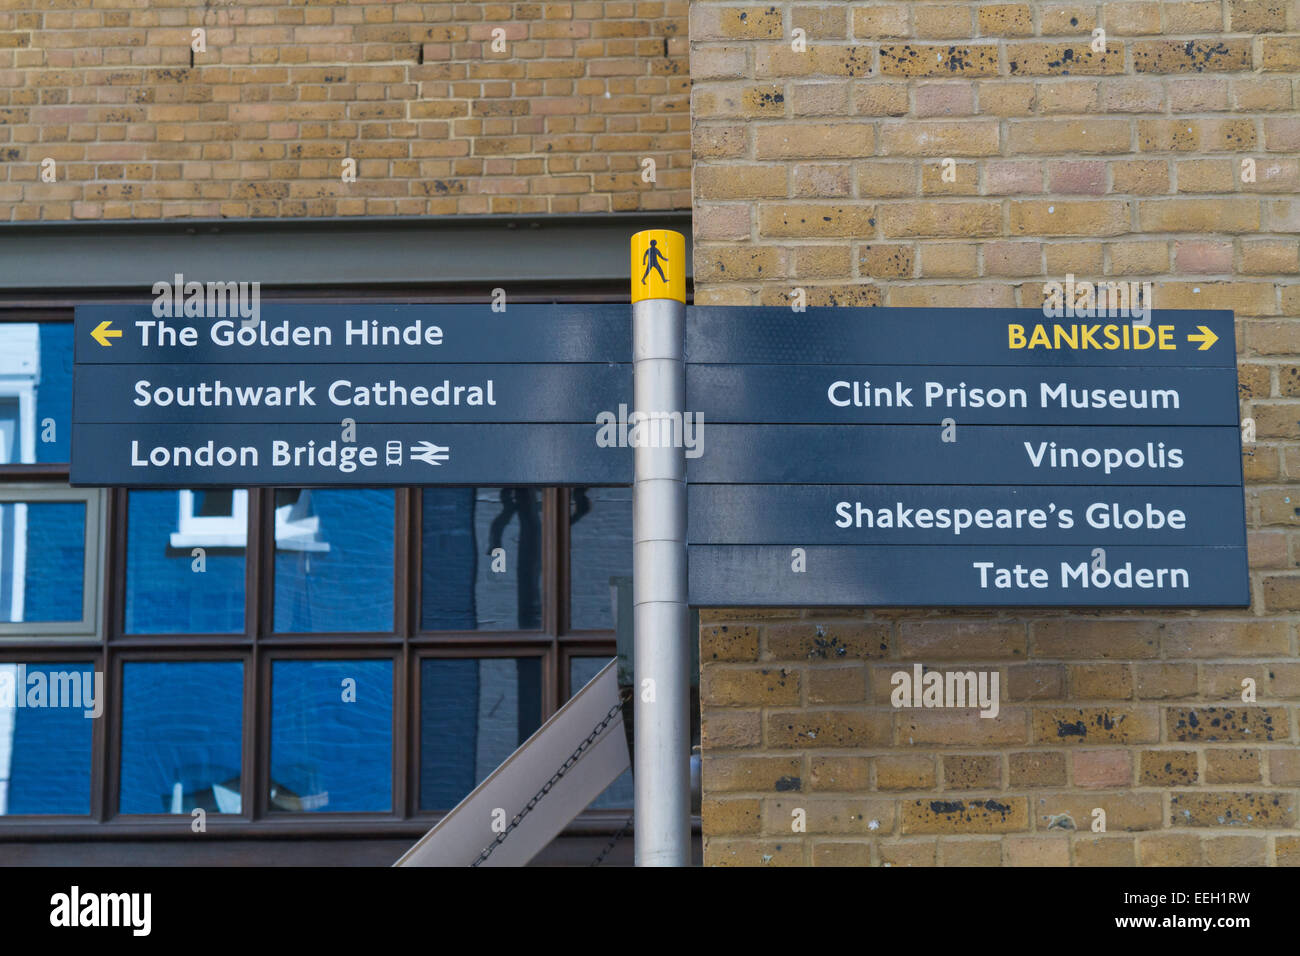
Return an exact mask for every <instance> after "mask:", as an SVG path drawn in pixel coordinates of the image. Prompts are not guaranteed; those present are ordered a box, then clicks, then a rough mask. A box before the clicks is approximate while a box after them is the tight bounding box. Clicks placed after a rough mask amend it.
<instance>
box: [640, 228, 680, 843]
mask: <svg viewBox="0 0 1300 956" xmlns="http://www.w3.org/2000/svg"><path fill="white" fill-rule="evenodd" d="M685 251H686V241H685V239H684V238H683V237H682V236H681V235H680V234H679V233H676V232H668V231H665V230H659V229H655V230H648V231H645V232H639V233H637V234H636V235H635V236H633V237H632V357H633V394H634V399H633V406H634V408H633V412H634V415H635V417H634V418H632V419H630V420H629V425H630V426H631V429H630V432H629V435H630V443H631V444H632V445H633V460H634V474H635V477H634V480H633V485H632V514H633V518H632V549H633V550H632V594H633V605H634V611H633V622H634V623H633V627H634V630H635V642H636V643H635V648H636V649H635V652H634V655H633V661H634V665H633V666H634V671H635V684H634V693H635V697H634V705H633V732H634V734H635V756H634V759H633V764H632V767H633V779H634V781H635V788H636V864H637V866H688V865H689V864H690V862H691V858H690V847H691V844H690V837H691V833H690V812H691V798H690V686H691V682H690V660H691V653H690V644H689V643H688V641H689V640H690V635H689V634H688V633H687V630H688V620H689V618H688V610H687V597H686V589H687V573H686V572H687V567H686V450H685V448H684V447H683V442H682V441H681V438H682V436H683V434H684V432H683V426H684V424H685V421H684V416H685V413H686V409H685V402H686V372H685V364H684V357H683V352H684V349H685V328H686V281H685V272H686V263H685Z"/></svg>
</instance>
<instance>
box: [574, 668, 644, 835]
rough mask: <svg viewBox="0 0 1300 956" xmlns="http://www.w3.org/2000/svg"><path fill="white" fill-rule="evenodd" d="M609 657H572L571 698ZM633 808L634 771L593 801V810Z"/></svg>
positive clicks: (626, 771)
mask: <svg viewBox="0 0 1300 956" xmlns="http://www.w3.org/2000/svg"><path fill="white" fill-rule="evenodd" d="M610 660H611V659H610V658H608V657H571V658H569V690H570V694H569V696H570V697H572V696H573V695H574V694H576V693H577V692H578V691H580V690H582V688H584V687H585V686H587V684H588V683H589V682H590V681H591V679H592V678H593V677H595V676H596V675H597V674H599V673H600V669H601V668H602V667H604V666H605V665H606V664H608V663H609V662H610ZM631 806H632V771H631V770H624V771H623V772H622V773H621V774H619V775H618V777H617V778H615V780H614V782H613V783H611V784H610V785H609V786H608V787H606V788H605V790H604V792H603V793H601V795H600V796H598V797H597V798H596V799H595V800H593V801H591V808H592V809H593V810H605V809H615V810H623V809H628V808H630V807H631Z"/></svg>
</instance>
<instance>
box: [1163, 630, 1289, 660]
mask: <svg viewBox="0 0 1300 956" xmlns="http://www.w3.org/2000/svg"><path fill="white" fill-rule="evenodd" d="M1163 644H1164V650H1165V654H1166V656H1168V657H1199V658H1209V657H1271V656H1277V655H1285V654H1287V653H1289V651H1290V647H1291V628H1290V626H1289V625H1287V624H1284V623H1282V622H1281V621H1182V622H1180V623H1179V625H1178V627H1175V628H1169V629H1168V630H1166V632H1165V634H1164V641H1163Z"/></svg>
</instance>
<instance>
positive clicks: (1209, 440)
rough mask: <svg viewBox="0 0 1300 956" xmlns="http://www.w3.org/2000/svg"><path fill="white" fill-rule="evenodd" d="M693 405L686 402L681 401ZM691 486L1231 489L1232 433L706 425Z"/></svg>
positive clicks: (1236, 461)
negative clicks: (946, 435)
mask: <svg viewBox="0 0 1300 956" xmlns="http://www.w3.org/2000/svg"><path fill="white" fill-rule="evenodd" d="M687 400H688V401H689V400H690V396H689V395H688V396H687ZM704 421H705V425H704V440H703V442H702V448H703V453H702V454H701V455H700V457H699V458H696V459H693V460H688V461H687V465H686V474H687V479H688V480H689V481H691V482H700V483H717V482H722V483H727V482H735V483H738V484H769V483H770V484H804V483H831V484H858V483H861V484H875V483H880V484H938V485H964V484H974V485H980V484H987V485H1008V484H1023V485H1085V484H1086V485H1133V484H1153V485H1236V486H1238V487H1239V486H1240V483H1241V457H1240V448H1241V437H1240V432H1238V431H1237V429H1236V428H1224V427H1219V428H1173V427H1169V426H1160V427H1152V428H1115V427H1110V426H1098V427H1095V428H1078V427H1072V426H1045V425H1030V426H1025V427H1023V428H1021V427H1000V426H996V425H966V426H960V425H959V426H957V428H956V431H955V438H956V440H955V441H944V440H943V437H942V433H943V429H942V428H941V427H940V426H939V425H938V423H935V424H934V425H712V426H710V425H709V424H708V415H707V413H706V414H705V416H704Z"/></svg>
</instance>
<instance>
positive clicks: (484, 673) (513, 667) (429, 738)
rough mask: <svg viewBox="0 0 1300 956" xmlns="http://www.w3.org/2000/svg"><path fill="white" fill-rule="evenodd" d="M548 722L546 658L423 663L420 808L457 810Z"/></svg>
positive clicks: (425, 661) (433, 660) (421, 685)
mask: <svg viewBox="0 0 1300 956" xmlns="http://www.w3.org/2000/svg"><path fill="white" fill-rule="evenodd" d="M541 725H542V662H541V658H538V657H520V658H510V657H504V658H502V657H498V658H480V659H466V660H442V659H430V658H426V659H424V660H423V661H421V662H420V809H421V810H450V809H451V808H452V807H454V806H455V805H456V804H458V803H460V801H461V799H462V798H464V797H465V795H466V794H468V793H469V792H470V791H471V790H473V789H474V788H475V787H476V786H478V785H479V783H481V782H482V781H483V779H484V778H485V777H486V776H487V775H488V774H489V773H491V772H492V771H493V770H495V769H496V768H497V767H498V766H500V764H501V762H502V761H503V760H505V759H506V758H507V757H509V756H510V755H511V754H512V753H514V751H515V750H516V749H517V748H518V747H519V745H520V744H522V743H523V742H524V741H525V740H527V739H528V738H529V737H530V736H532V734H533V732H534V731H536V730H537V728H538V727H540V726H541Z"/></svg>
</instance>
